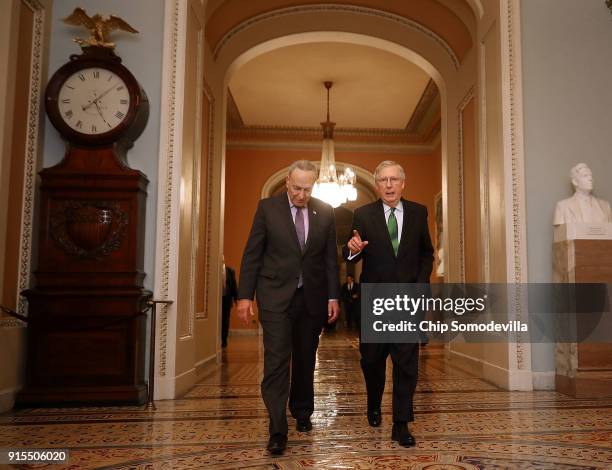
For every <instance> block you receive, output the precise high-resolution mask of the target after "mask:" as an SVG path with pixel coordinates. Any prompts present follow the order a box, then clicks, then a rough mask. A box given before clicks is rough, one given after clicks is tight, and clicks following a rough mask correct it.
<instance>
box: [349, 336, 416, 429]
mask: <svg viewBox="0 0 612 470" xmlns="http://www.w3.org/2000/svg"><path fill="white" fill-rule="evenodd" d="M359 351H360V352H361V370H362V371H363V376H364V379H365V383H366V389H367V392H368V410H375V409H377V408H380V404H381V401H382V396H383V392H384V390H385V374H386V364H387V356H389V354H391V361H392V362H393V421H394V422H410V421H414V411H413V403H412V399H413V396H414V391H415V390H416V385H417V379H418V375H419V345H418V343H361V344H360V345H359Z"/></svg>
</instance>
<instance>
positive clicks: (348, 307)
mask: <svg viewBox="0 0 612 470" xmlns="http://www.w3.org/2000/svg"><path fill="white" fill-rule="evenodd" d="M341 297H342V303H343V305H344V312H345V314H346V327H347V328H348V329H349V330H350V329H351V328H352V327H353V326H355V327H357V328H359V325H360V323H361V322H360V320H361V319H360V314H361V291H360V286H359V284H358V283H357V282H355V278H354V277H353V276H352V275H351V274H347V275H346V282H345V283H344V284H343V285H342V291H341Z"/></svg>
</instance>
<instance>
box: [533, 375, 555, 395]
mask: <svg viewBox="0 0 612 470" xmlns="http://www.w3.org/2000/svg"><path fill="white" fill-rule="evenodd" d="M532 377H533V389H534V390H555V371H554V370H552V371H550V372H532Z"/></svg>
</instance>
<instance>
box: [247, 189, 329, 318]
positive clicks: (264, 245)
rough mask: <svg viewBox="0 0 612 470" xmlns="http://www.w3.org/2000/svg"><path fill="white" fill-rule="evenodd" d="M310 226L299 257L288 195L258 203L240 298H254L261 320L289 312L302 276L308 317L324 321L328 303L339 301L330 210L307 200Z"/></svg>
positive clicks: (299, 251)
mask: <svg viewBox="0 0 612 470" xmlns="http://www.w3.org/2000/svg"><path fill="white" fill-rule="evenodd" d="M308 223H309V228H308V239H307V240H306V247H305V249H304V252H303V253H302V251H301V249H300V245H299V242H298V238H297V234H296V231H295V225H294V223H293V218H292V216H291V209H290V206H289V198H288V197H287V193H286V192H283V193H281V194H279V195H277V196H273V197H270V198H267V199H263V200H261V201H259V206H258V207H257V212H256V213H255V218H254V219H253V226H252V227H251V233H250V234H249V238H248V241H247V244H246V248H245V249H244V254H243V255H242V264H241V266H240V282H239V287H238V297H239V298H240V299H253V297H254V294H255V292H257V305H258V306H259V310H260V315H262V314H263V315H265V314H266V312H284V311H286V310H287V308H288V307H289V303H290V302H291V299H292V298H293V295H294V293H295V290H296V289H297V285H298V279H299V276H300V272H301V273H302V278H303V281H304V298H305V300H306V307H307V310H308V313H309V314H311V315H317V316H321V318H322V321H325V320H324V319H325V318H326V317H327V302H328V300H329V299H338V298H339V297H338V296H339V291H340V286H339V282H338V261H337V252H336V225H335V219H334V210H333V208H332V207H331V206H330V205H328V204H325V203H324V202H323V201H320V200H318V199H315V198H311V199H310V201H309V203H308ZM262 318H263V317H262Z"/></svg>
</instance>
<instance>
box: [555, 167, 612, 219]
mask: <svg viewBox="0 0 612 470" xmlns="http://www.w3.org/2000/svg"><path fill="white" fill-rule="evenodd" d="M570 178H571V180H572V185H574V195H573V196H572V197H569V198H567V199H563V200H562V201H559V202H557V207H556V208H555V216H554V219H553V225H561V224H568V223H573V222H581V223H590V224H605V223H610V222H612V211H611V210H610V203H609V202H608V201H604V200H603V199H597V198H596V197H595V196H593V195H591V191H593V173H592V172H591V169H590V168H589V167H588V166H587V165H586V163H578V164H577V165H576V166H575V167H573V168H572V169H571V171H570Z"/></svg>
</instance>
